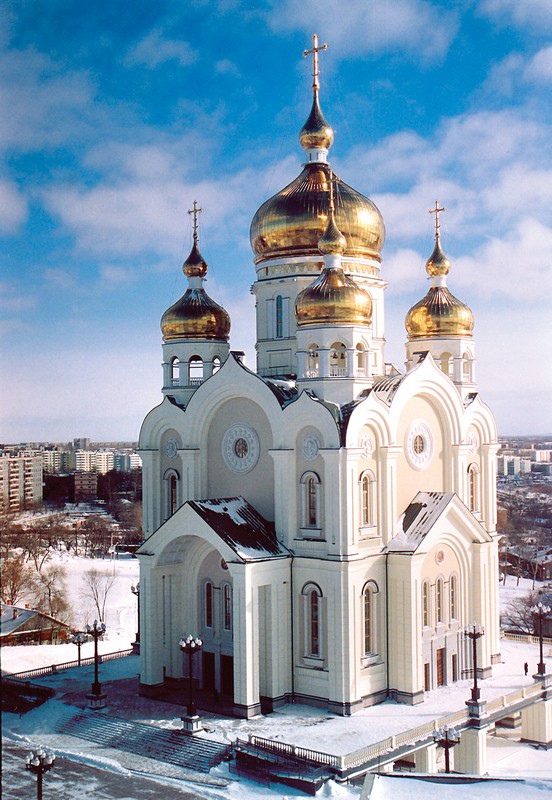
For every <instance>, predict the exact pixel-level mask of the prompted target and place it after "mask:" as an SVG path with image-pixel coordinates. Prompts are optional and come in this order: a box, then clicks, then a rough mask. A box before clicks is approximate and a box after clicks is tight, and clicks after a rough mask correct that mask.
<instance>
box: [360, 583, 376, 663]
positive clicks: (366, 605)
mask: <svg viewBox="0 0 552 800" xmlns="http://www.w3.org/2000/svg"><path fill="white" fill-rule="evenodd" d="M377 594H378V587H377V585H376V584H375V583H374V582H373V581H370V582H369V583H367V584H366V585H365V586H364V589H363V590H362V632H363V656H364V658H368V657H370V656H374V655H375V654H376V653H377V652H378V647H377V626H376V621H377V614H376V599H377Z"/></svg>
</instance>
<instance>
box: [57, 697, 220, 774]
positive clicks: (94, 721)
mask: <svg viewBox="0 0 552 800" xmlns="http://www.w3.org/2000/svg"><path fill="white" fill-rule="evenodd" d="M58 733H64V734H67V735H69V736H77V737H78V738H79V739H85V740H87V741H90V742H95V743H96V744H99V745H101V746H102V747H110V748H113V749H116V750H124V751H126V752H127V753H133V754H135V755H139V756H145V757H146V758H152V759H154V760H155V761H163V762H165V763H167V764H173V765H174V766H177V767H182V768H183V769H190V770H193V771H194V772H205V773H206V772H209V770H210V769H211V768H212V767H214V766H216V765H217V764H220V762H221V761H223V760H224V759H229V758H230V757H231V754H232V745H226V744H223V743H222V742H216V741H213V740H212V739H203V738H201V737H197V736H187V735H185V734H183V733H182V732H181V731H180V730H166V729H164V728H156V727H154V726H153V725H145V724H144V723H140V722H129V721H128V720H125V719H120V718H118V717H112V716H109V717H108V716H107V715H104V714H101V713H100V714H98V712H97V711H93V712H90V713H87V712H80V713H78V714H76V715H75V716H74V717H71V719H69V720H66V721H65V722H64V723H63V724H62V725H61V726H59V728H58Z"/></svg>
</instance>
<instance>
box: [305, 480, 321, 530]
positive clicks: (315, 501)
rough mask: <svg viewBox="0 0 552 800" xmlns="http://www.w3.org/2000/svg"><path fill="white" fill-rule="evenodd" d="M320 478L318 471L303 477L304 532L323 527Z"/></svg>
mask: <svg viewBox="0 0 552 800" xmlns="http://www.w3.org/2000/svg"><path fill="white" fill-rule="evenodd" d="M320 506H321V487H320V478H319V477H318V475H317V474H316V472H305V474H304V475H303V476H302V477H301V528H302V529H303V530H304V532H308V531H309V530H310V531H313V532H314V531H318V532H320V529H321V528H322V513H321V507H320Z"/></svg>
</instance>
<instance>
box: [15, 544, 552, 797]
mask: <svg viewBox="0 0 552 800" xmlns="http://www.w3.org/2000/svg"><path fill="white" fill-rule="evenodd" d="M58 557H59V558H62V559H63V561H64V564H65V566H66V568H67V573H68V582H67V588H68V592H69V595H70V598H71V606H72V608H73V611H74V615H75V617H76V619H77V620H78V619H81V620H82V625H84V624H86V622H91V621H93V619H94V612H93V609H92V608H91V607H90V601H89V600H88V601H87V600H86V599H85V598H84V597H83V595H82V591H81V587H82V580H81V576H82V571H83V570H84V569H88V568H90V567H91V566H93V567H100V568H102V569H108V570H110V571H111V572H112V574H114V576H115V578H116V580H115V583H114V585H113V589H112V590H111V593H110V595H109V600H108V605H109V610H108V612H107V614H106V625H107V636H106V640H105V641H104V642H101V643H100V652H112V651H115V650H123V649H127V648H128V647H129V646H130V644H131V642H132V641H133V640H134V638H135V631H136V623H137V614H136V598H135V597H134V595H133V594H132V592H131V588H130V587H131V586H132V584H135V583H136V581H137V580H138V561H137V559H133V558H121V559H119V560H117V561H108V560H106V561H99V560H93V561H90V560H89V559H83V558H74V557H69V556H67V555H61V556H58ZM531 585H532V584H531V581H527V580H522V581H521V582H520V585H519V587H518V586H517V579H514V578H509V579H508V584H507V586H506V587H505V589H504V590H503V591H502V604H503V605H504V604H507V603H509V602H510V600H511V598H512V597H513V596H515V595H516V594H526V593H527V592H528V591H529V590H530V589H531ZM502 645H503V646H502V648H501V650H502V654H503V663H502V664H499V665H496V667H495V668H494V669H493V677H492V678H490V679H488V680H486V681H482V682H481V684H480V685H481V689H482V698H483V699H484V700H490V699H492V698H493V697H496V696H498V695H500V694H506V693H508V692H510V691H515V690H516V689H518V688H519V687H520V686H527V685H530V684H531V683H532V678H531V673H532V672H533V671H535V669H536V664H537V661H538V647H537V646H536V645H530V644H524V643H521V644H518V643H514V642H510V641H506V640H504V641H503V642H502ZM92 652H93V644H92V643H89V644H87V645H84V646H83V649H82V655H83V657H84V656H87V655H92ZM546 655H547V656H548V653H547V654H546ZM1 656H2V670H3V671H5V672H9V673H13V672H19V671H23V670H26V669H31V668H33V667H35V666H49V665H51V664H56V663H62V662H65V661H71V660H74V659H76V657H77V648H76V646H75V645H72V644H63V645H42V646H27V647H13V648H11V647H6V648H2V651H1ZM525 661H527V662H528V663H529V665H530V674H529V676H528V677H525V676H524V674H523V664H524V662H525ZM549 662H550V664H549V665H550V666H551V667H552V653H550V659H549ZM100 669H101V674H100V680H101V681H102V682H103V683H104V684H105V683H108V684H109V682H111V681H121V683H120V686H123V685H125V686H132V688H127V689H126V691H127V692H128V697H126V696H125V694H124V692H123V691H118V693H117V694H118V697H117V701H118V702H115V698H114V697H113V698H112V706H113V713H114V714H115V715H116V716H123V715H124V714H126V715H127V716H128V718H130V719H133V720H135V721H140V722H147V723H150V724H155V725H160V726H162V727H167V728H169V727H170V728H176V727H180V725H181V722H180V709H179V708H178V707H177V706H170V705H168V704H156V703H154V702H153V701H146V700H143V699H141V698H137V697H136V691H135V682H134V683H131V682H129V680H127V681H126V683H125V682H124V681H123V680H122V679H134V680H135V679H136V678H137V673H138V669H139V667H138V659H137V658H136V657H132V658H126V659H122V660H119V661H112V662H106V663H104V664H102V665H101V668H100ZM91 681H92V667H86V668H82V669H80V670H76V669H72V670H68V671H66V672H62V673H60V674H59V675H57V676H51V677H48V678H45V679H44V682H46V683H48V684H49V685H52V686H54V687H55V688H57V689H58V690H59V694H62V693H63V692H67V691H71V692H82V693H85V692H86V691H88V689H89V686H90V683H91ZM470 688H471V681H470V680H466V681H460V682H459V683H457V684H455V685H454V686H451V687H444V688H442V689H440V690H438V691H435V692H430V693H429V694H428V695H427V698H426V700H425V702H424V703H422V704H420V705H418V706H414V707H410V706H404V705H399V704H397V703H391V702H386V703H383V704H381V705H378V706H374V707H372V708H369V709H364V710H363V711H361V712H359V713H358V714H355V715H354V716H352V717H346V718H343V717H337V716H333V715H329V714H328V713H327V712H324V711H322V710H320V709H313V708H309V707H307V706H299V705H297V706H295V705H289V706H286V707H285V708H283V709H279V710H278V711H277V712H275V713H273V714H271V715H269V716H267V717H258V718H256V719H253V720H238V719H228V718H222V717H217V716H215V715H213V714H205V715H203V716H204V727H205V729H206V732H205V733H204V735H205V736H208V737H212V738H215V739H217V740H219V741H232V740H234V739H235V738H236V737H237V736H239V737H240V738H247V735H248V734H249V733H256V734H257V735H260V736H265V737H268V738H272V739H280V740H282V741H285V742H288V743H296V744H300V745H302V746H305V747H309V748H312V749H315V750H321V751H324V752H328V753H336V754H344V753H347V752H350V751H352V750H355V749H357V748H359V747H361V746H364V745H365V744H370V743H373V742H377V741H380V740H382V739H385V738H386V737H387V736H389V735H391V734H393V733H397V732H399V731H401V730H408V729H409V728H413V727H416V726H418V725H420V724H424V723H426V722H427V721H428V720H433V719H436V718H438V717H440V716H442V715H445V714H447V713H449V712H453V711H456V710H458V709H460V708H463V707H464V701H465V700H466V698H467V697H468V696H469V691H470ZM59 694H58V697H59ZM58 697H57V698H55V699H54V700H51V701H49V702H48V703H47V704H46V705H44V706H42V707H40V708H38V709H36V710H34V711H32V712H30V713H28V714H26V715H24V716H23V717H21V718H18V717H17V716H16V715H13V714H5V715H4V720H3V722H4V725H3V737H4V747H3V750H4V758H3V761H4V764H3V773H4V789H3V795H4V798H5V799H6V800H19V798H21V797H24V796H31V795H30V794H29V785H30V782H31V781H33V780H34V778H32V777H31V776H30V775H29V774H28V773H26V772H25V770H24V766H23V765H24V757H25V755H26V752H27V750H28V747H29V746H30V745H31V744H32V745H37V744H42V745H44V746H47V747H49V748H51V749H52V750H53V751H54V752H55V753H56V755H57V761H56V766H55V769H54V770H52V772H51V773H49V774H48V775H46V776H45V794H44V797H45V800H48V798H49V797H52V798H53V797H55V798H56V800H77V798H79V800H82V799H83V798H89V797H90V798H92V797H93V798H95V800H97V799H98V798H99V799H100V800H102V799H103V798H106V800H107V799H108V798H121V800H127V799H128V800H142V798H143V799H144V800H146V799H147V798H163V800H173V799H174V800H176V799H177V798H181V799H182V800H187V798H194V797H195V798H217V799H218V798H221V800H222V798H225V799H227V800H250V799H251V800H260V799H261V798H267V800H268V798H287V797H290V798H291V797H296V796H304V795H301V794H300V793H298V792H294V791H292V790H291V789H288V788H287V787H280V788H277V787H273V788H272V789H268V788H267V787H261V786H257V785H256V784H253V783H251V782H249V781H245V780H241V779H240V780H237V779H236V777H235V776H233V775H230V774H229V773H228V767H227V766H226V765H221V766H220V767H218V768H216V769H215V770H212V771H211V773H210V775H209V776H208V778H207V782H205V781H204V782H202V783H199V784H198V783H197V782H192V781H190V780H189V779H185V778H186V777H187V776H182V774H181V773H179V770H178V769H177V768H176V767H171V766H170V765H163V764H161V763H159V762H150V763H149V764H148V763H146V762H147V759H143V758H139V757H138V756H131V755H130V754H129V753H122V752H120V751H109V752H107V751H104V750H102V749H101V748H100V747H99V746H98V745H94V744H92V743H90V742H84V741H82V740H71V737H68V736H65V737H64V736H60V735H58V734H55V733H53V732H52V720H53V719H56V718H60V717H62V716H63V715H67V716H71V715H72V714H73V713H74V711H75V709H74V708H73V707H71V706H69V705H67V704H66V703H63V701H62V700H60V699H58ZM108 706H109V695H108ZM100 713H109V710H108V711H107V712H100ZM488 752H489V756H488V761H489V773H490V774H491V775H492V776H496V777H497V778H499V777H500V778H506V777H507V778H508V779H517V780H508V781H504V780H502V781H498V782H497V781H490V782H487V783H481V782H478V783H474V784H470V785H465V784H462V785H454V784H446V785H443V784H442V783H434V782H431V783H425V782H422V781H420V780H417V779H413V778H408V777H395V776H393V777H386V776H376V778H375V780H374V781H373V785H372V786H371V787H370V793H369V794H368V787H365V793H364V794H363V797H366V798H367V797H370V798H371V800H388V798H401V797H408V798H412V800H416V799H417V798H418V797H420V798H421V797H422V794H423V795H424V797H428V796H429V797H432V798H433V797H435V798H437V797H439V798H445V800H448V798H456V797H460V793H461V796H462V797H463V798H469V797H474V798H482V799H483V800H486V798H499V797H500V798H501V799H502V800H509V799H510V797H511V798H512V799H513V798H514V795H515V796H516V800H518V798H519V796H520V795H522V796H523V798H524V800H526V799H527V800H533V798H537V797H539V798H543V794H544V793H552V750H551V751H548V752H546V751H542V750H539V751H537V750H535V749H533V748H531V747H529V746H527V745H520V744H519V743H518V742H514V741H512V740H509V739H506V738H499V737H496V738H492V739H491V740H490V746H489V751H488ZM371 780H372V779H371ZM49 787H51V791H50V792H49V791H48V788H49ZM360 794H361V787H358V786H357V787H354V786H348V785H339V784H336V783H335V782H333V781H331V782H329V783H328V784H326V785H325V786H324V788H323V789H321V790H320V792H319V793H318V795H317V796H318V797H323V798H337V799H338V800H341V799H342V800H349V798H353V797H356V798H358V797H360Z"/></svg>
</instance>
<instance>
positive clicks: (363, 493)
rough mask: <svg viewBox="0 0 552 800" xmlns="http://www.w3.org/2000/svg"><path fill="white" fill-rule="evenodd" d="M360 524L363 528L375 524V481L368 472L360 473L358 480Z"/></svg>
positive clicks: (371, 473)
mask: <svg viewBox="0 0 552 800" xmlns="http://www.w3.org/2000/svg"><path fill="white" fill-rule="evenodd" d="M360 509H361V512H360V524H361V526H362V527H363V528H368V527H373V526H374V525H375V524H376V480H375V476H374V473H373V472H371V471H370V470H367V471H366V472H363V473H362V476H361V479H360Z"/></svg>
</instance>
